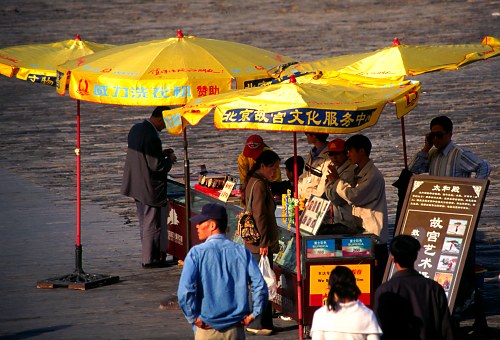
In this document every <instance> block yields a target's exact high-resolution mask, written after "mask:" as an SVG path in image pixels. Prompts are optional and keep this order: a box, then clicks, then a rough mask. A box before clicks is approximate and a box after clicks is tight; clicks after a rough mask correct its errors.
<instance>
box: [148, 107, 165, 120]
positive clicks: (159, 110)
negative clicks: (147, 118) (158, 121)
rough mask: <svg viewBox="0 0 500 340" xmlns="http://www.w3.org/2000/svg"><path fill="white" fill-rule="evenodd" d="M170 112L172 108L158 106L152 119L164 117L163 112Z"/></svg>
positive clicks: (152, 114)
mask: <svg viewBox="0 0 500 340" xmlns="http://www.w3.org/2000/svg"><path fill="white" fill-rule="evenodd" d="M166 110H170V106H158V107H157V108H156V109H154V110H153V113H151V117H157V118H158V117H163V111H166Z"/></svg>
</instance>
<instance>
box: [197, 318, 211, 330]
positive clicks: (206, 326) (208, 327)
mask: <svg viewBox="0 0 500 340" xmlns="http://www.w3.org/2000/svg"><path fill="white" fill-rule="evenodd" d="M193 324H194V325H195V326H196V327H198V328H201V329H211V328H212V327H210V326H209V325H207V324H206V323H204V322H203V321H201V319H200V318H199V317H197V318H196V320H194V322H193Z"/></svg>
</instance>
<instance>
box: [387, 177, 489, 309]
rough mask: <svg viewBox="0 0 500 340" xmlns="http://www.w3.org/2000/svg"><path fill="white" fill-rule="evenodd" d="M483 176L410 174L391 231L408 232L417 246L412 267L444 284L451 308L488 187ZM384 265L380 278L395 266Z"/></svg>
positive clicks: (394, 268)
mask: <svg viewBox="0 0 500 340" xmlns="http://www.w3.org/2000/svg"><path fill="white" fill-rule="evenodd" d="M488 185H489V181H488V180H486V179H470V178H457V177H435V176H427V175H417V176H412V179H411V181H410V184H409V186H408V190H407V192H406V198H405V202H404V205H403V210H402V211H401V216H400V218H399V221H398V225H397V228H396V232H395V233H394V235H403V234H404V235H411V236H413V237H415V238H416V239H418V240H419V242H420V244H421V245H422V248H421V249H420V253H419V254H418V258H417V261H416V262H415V270H417V271H418V272H420V274H422V275H423V276H425V277H428V278H430V279H433V280H435V281H437V282H439V283H440V284H441V286H443V288H444V290H445V292H446V295H447V297H448V306H449V308H450V310H453V305H454V303H455V298H456V294H457V292H458V286H459V284H460V278H461V277H462V271H463V268H464V264H465V260H466V258H467V253H468V251H469V246H470V243H471V240H472V238H473V236H474V234H475V232H476V228H477V224H478V220H479V216H480V215H481V209H482V206H483V203H484V199H485V197H486V191H487V190H488ZM396 270H397V269H396V267H395V265H394V264H393V263H390V264H389V265H388V266H387V269H386V272H385V276H384V281H387V280H388V279H390V278H391V277H392V275H393V274H394V273H395V272H396Z"/></svg>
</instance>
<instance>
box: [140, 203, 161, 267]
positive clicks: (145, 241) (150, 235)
mask: <svg viewBox="0 0 500 340" xmlns="http://www.w3.org/2000/svg"><path fill="white" fill-rule="evenodd" d="M135 205H136V207H137V219H138V220H139V232H140V235H141V245H142V264H152V263H155V262H159V261H160V234H161V224H162V223H161V219H162V209H163V208H162V207H153V206H151V205H147V204H144V203H142V202H139V201H137V200H136V201H135Z"/></svg>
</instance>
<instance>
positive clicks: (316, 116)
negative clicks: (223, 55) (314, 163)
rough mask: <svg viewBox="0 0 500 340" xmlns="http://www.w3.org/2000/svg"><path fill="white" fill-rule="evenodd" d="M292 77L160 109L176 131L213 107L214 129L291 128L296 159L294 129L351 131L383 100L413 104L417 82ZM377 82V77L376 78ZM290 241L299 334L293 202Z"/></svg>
mask: <svg viewBox="0 0 500 340" xmlns="http://www.w3.org/2000/svg"><path fill="white" fill-rule="evenodd" d="M313 78H315V77H311V76H305V77H301V83H297V82H296V80H295V77H294V76H293V75H292V76H291V77H290V82H289V83H288V82H282V83H278V84H273V85H269V86H263V87H254V88H251V89H243V90H235V91H231V92H227V93H223V94H220V95H215V96H208V97H204V98H198V99H194V100H192V101H191V102H189V103H188V104H187V105H185V106H184V107H182V108H178V109H173V110H168V111H164V112H163V116H164V119H165V125H166V126H167V131H169V132H171V133H180V132H181V131H182V130H183V128H182V126H183V123H182V122H183V121H185V122H187V123H189V124H191V125H196V124H198V123H199V121H200V120H201V119H202V118H203V117H205V116H206V115H208V114H209V113H210V112H212V111H214V123H215V126H216V127H217V128H220V129H256V130H270V131H291V132H293V135H294V159H295V160H296V159H297V136H296V132H299V131H305V132H324V133H351V132H356V131H359V130H362V129H364V128H366V127H369V126H372V125H373V124H375V123H376V122H377V119H378V117H379V115H380V113H381V111H382V110H383V108H384V106H385V104H386V103H387V102H388V101H395V102H396V110H397V111H398V114H400V115H403V114H405V113H407V112H408V111H410V110H411V109H413V108H414V107H415V106H416V104H417V101H418V91H419V89H420V83H419V82H413V81H406V82H401V83H396V82H391V81H385V84H383V86H384V87H377V86H374V85H371V86H370V87H363V86H360V85H358V84H361V83H364V82H368V80H367V79H362V77H358V78H357V80H356V83H351V82H349V81H348V80H346V79H342V78H341V77H340V76H339V75H337V76H334V77H332V78H329V79H320V80H316V79H313ZM378 82H379V85H381V86H382V84H380V83H381V82H382V81H380V80H379V81H378ZM294 168H295V169H294V188H295V197H298V176H297V167H296V166H295V167H294ZM295 228H296V230H295V237H296V239H295V242H296V243H295V244H296V251H295V255H296V263H297V264H298V265H297V270H296V273H297V282H298V284H297V301H298V305H297V315H298V320H299V334H302V302H301V301H302V289H301V280H302V279H301V275H302V274H301V268H300V263H301V262H300V258H301V254H300V246H299V245H300V244H301V243H300V230H299V211H298V206H295Z"/></svg>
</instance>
